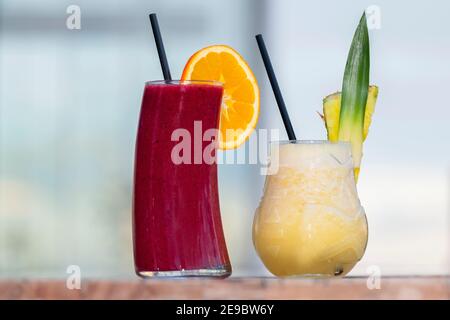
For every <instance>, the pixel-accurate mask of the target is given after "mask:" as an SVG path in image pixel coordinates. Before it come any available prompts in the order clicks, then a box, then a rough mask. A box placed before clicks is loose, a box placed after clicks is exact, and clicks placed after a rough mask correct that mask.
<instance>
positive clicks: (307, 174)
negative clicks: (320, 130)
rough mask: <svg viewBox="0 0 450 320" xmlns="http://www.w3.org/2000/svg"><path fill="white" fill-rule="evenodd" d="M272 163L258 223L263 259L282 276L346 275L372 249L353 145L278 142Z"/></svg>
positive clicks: (258, 246) (258, 247)
mask: <svg viewBox="0 0 450 320" xmlns="http://www.w3.org/2000/svg"><path fill="white" fill-rule="evenodd" d="M270 160H271V162H270V167H269V172H268V173H269V175H268V176H267V177H266V182H265V187H264V195H263V198H262V200H261V203H260V206H259V207H258V209H257V211H256V214H255V219H254V224H253V243H254V246H255V248H256V251H257V252H258V254H259V257H260V258H261V260H262V261H263V263H264V264H265V266H266V267H267V269H269V271H270V272H272V273H273V274H275V275H277V276H311V277H333V276H344V275H345V274H347V273H348V272H349V271H350V270H351V269H352V268H353V267H354V265H355V264H356V263H357V262H358V261H359V260H360V259H361V257H362V256H363V254H364V251H365V248H366V244H367V221H366V216H365V213H364V209H363V207H362V206H361V204H360V201H359V198H358V194H357V191H356V185H355V178H354V173H353V162H352V157H351V147H350V144H348V143H341V142H339V143H331V142H328V141H286V142H280V143H273V144H272V145H271V159H270Z"/></svg>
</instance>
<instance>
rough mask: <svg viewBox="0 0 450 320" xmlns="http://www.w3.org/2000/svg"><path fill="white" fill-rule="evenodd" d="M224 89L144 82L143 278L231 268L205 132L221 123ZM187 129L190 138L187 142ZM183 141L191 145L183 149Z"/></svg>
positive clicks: (137, 248)
mask: <svg viewBox="0 0 450 320" xmlns="http://www.w3.org/2000/svg"><path fill="white" fill-rule="evenodd" d="M222 94H223V88H222V86H221V85H219V84H217V83H214V82H199V81H192V82H190V81H169V82H167V81H160V82H148V83H147V84H146V86H145V89H144V96H143V100H142V106H141V113H140V119H139V127H138V133H137V141H136V154H135V172H134V195H133V232H134V234H133V237H134V259H135V269H136V273H137V274H138V275H140V276H143V277H153V276H218V277H226V276H228V275H230V274H231V266H230V262H229V258H228V253H227V248H226V245H225V239H224V235H223V230H222V222H221V217H220V208H219V195H218V186H217V165H216V163H215V162H213V163H211V161H208V159H207V161H205V159H204V156H203V151H205V152H206V150H212V152H209V154H212V155H213V156H215V148H210V147H211V146H212V145H211V141H203V138H204V136H203V134H204V133H205V131H207V130H208V129H217V128H218V125H219V114H220V106H221V101H222ZM199 127H200V129H199ZM194 128H195V130H194ZM177 129H178V130H177ZM199 130H200V131H199ZM174 131H175V133H174ZM210 131H211V130H210ZM180 133H181V134H180ZM187 135H188V136H190V139H189V140H184V139H186V136H187ZM181 136H183V138H181ZM172 140H174V141H172ZM205 140H208V139H205ZM181 141H182V142H183V145H184V146H189V148H184V149H183V150H180V143H181ZM174 148H175V149H174ZM207 148H209V149H207ZM189 153H190V154H189ZM174 155H175V158H176V159H174ZM180 158H182V159H184V161H183V163H180V161H179V160H180ZM209 160H210V159H209Z"/></svg>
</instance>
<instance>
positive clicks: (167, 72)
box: [149, 13, 172, 81]
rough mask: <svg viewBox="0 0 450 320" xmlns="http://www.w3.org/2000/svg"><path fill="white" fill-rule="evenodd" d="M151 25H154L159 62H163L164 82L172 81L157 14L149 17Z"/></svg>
mask: <svg viewBox="0 0 450 320" xmlns="http://www.w3.org/2000/svg"><path fill="white" fill-rule="evenodd" d="M149 17H150V23H151V25H152V30H153V36H154V37H155V42H156V48H157V49H158V56H159V61H160V62H161V68H162V72H163V75H164V80H168V81H170V80H172V77H171V75H170V69H169V63H168V62H167V57H166V51H165V50H164V44H163V41H162V37H161V31H160V30H159V25H158V18H156V13H151V14H150V15H149Z"/></svg>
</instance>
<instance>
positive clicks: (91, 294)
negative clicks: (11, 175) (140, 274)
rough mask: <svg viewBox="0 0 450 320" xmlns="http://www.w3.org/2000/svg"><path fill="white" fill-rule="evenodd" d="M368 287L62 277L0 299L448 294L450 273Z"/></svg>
mask: <svg viewBox="0 0 450 320" xmlns="http://www.w3.org/2000/svg"><path fill="white" fill-rule="evenodd" d="M380 285H381V288H380V289H372V290H369V289H368V286H367V279H366V278H344V279H329V280H311V279H275V278H229V279H226V280H215V279H180V280H178V279H177V280H153V279H152V280H140V279H136V280H122V281H120V280H114V281H108V280H85V281H82V282H81V289H80V290H77V289H73V290H69V289H67V287H66V282H65V280H7V279H4V280H1V279H0V299H447V300H448V299H450V277H449V276H435V277H383V278H381V282H380Z"/></svg>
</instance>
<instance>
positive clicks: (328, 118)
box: [322, 86, 378, 181]
mask: <svg viewBox="0 0 450 320" xmlns="http://www.w3.org/2000/svg"><path fill="white" fill-rule="evenodd" d="M377 98H378V87H377V86H369V91H368V95H367V102H366V108H365V112H364V131H363V141H365V140H366V138H367V134H368V133H369V127H370V124H371V122H372V115H373V113H374V111H375V104H376V102H377ZM340 113H341V92H340V91H338V92H335V93H333V94H330V95H328V96H326V97H325V98H324V99H323V116H322V119H323V120H324V122H325V127H326V129H327V136H328V140H329V141H333V142H335V141H338V140H339V121H340V119H339V116H340ZM358 176H359V165H357V166H356V167H355V179H356V181H358Z"/></svg>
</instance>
